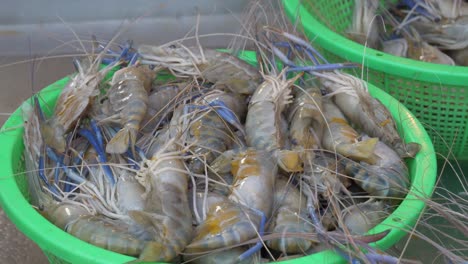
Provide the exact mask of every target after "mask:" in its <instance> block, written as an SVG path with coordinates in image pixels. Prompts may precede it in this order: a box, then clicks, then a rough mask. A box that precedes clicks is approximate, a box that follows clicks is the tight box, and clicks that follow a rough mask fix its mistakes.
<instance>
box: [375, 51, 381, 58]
mask: <svg viewBox="0 0 468 264" xmlns="http://www.w3.org/2000/svg"><path fill="white" fill-rule="evenodd" d="M375 55H377V56H379V57H382V56H383V53H380V52H378V53H376V54H375Z"/></svg>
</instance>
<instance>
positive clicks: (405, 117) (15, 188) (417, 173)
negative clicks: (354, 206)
mask: <svg viewBox="0 0 468 264" xmlns="http://www.w3.org/2000/svg"><path fill="white" fill-rule="evenodd" d="M241 58H243V59H245V60H247V61H248V62H250V63H255V54H254V53H251V52H246V53H245V54H244V55H242V56H241ZM68 80H69V78H64V79H61V80H59V81H57V82H56V83H54V84H52V85H50V86H48V87H46V88H44V89H43V90H42V91H41V92H40V95H41V98H43V99H44V101H45V102H47V106H48V107H49V108H52V106H53V105H54V103H55V101H56V100H57V97H58V94H59V91H60V90H61V89H62V88H63V87H64V86H65V84H66V83H67V81H68ZM369 90H370V93H371V94H372V95H373V96H374V97H376V98H378V99H380V100H381V101H382V102H384V104H385V105H386V106H387V107H388V108H389V109H390V112H391V113H392V115H393V116H394V117H395V119H396V121H397V125H398V128H399V131H402V133H403V136H404V137H405V139H406V141H408V142H410V141H411V142H418V143H419V144H421V146H422V148H421V151H420V152H419V154H418V155H417V156H416V157H415V159H412V160H409V161H408V166H409V169H410V181H411V183H412V187H411V190H410V194H408V196H407V197H406V198H405V200H404V201H403V202H402V203H401V204H400V206H398V208H397V209H396V210H395V211H394V212H393V213H392V214H391V215H390V216H389V217H388V218H386V219H385V220H384V221H383V222H382V223H381V224H379V225H378V226H376V227H375V228H374V229H373V230H370V231H369V233H378V232H382V231H384V230H387V229H388V228H392V231H391V232H390V233H389V234H388V235H387V236H386V237H385V238H384V239H382V240H381V241H379V242H377V243H376V245H375V246H376V247H378V248H379V249H381V250H385V249H387V248H389V247H390V246H392V245H393V244H395V243H396V242H398V240H399V239H401V238H402V237H403V236H404V235H405V234H406V233H405V232H404V231H402V230H401V229H405V228H406V229H408V227H411V226H413V225H414V223H415V221H416V219H417V218H418V216H419V215H420V213H421V212H422V211H423V208H424V202H423V201H422V200H421V199H418V197H430V196H431V193H432V190H433V188H434V184H435V180H436V174H437V164H436V158H435V152H434V148H433V146H432V144H431V141H430V139H429V136H428V135H427V133H426V131H425V130H424V128H423V127H422V125H421V124H420V123H419V121H418V120H417V119H416V118H415V117H414V116H413V115H412V114H411V113H410V112H409V111H408V110H407V109H406V108H405V107H404V106H402V105H401V104H400V103H399V102H398V101H396V100H395V99H393V98H392V97H391V96H390V95H388V94H387V93H385V92H383V91H382V90H380V89H378V88H376V87H375V86H373V85H369ZM43 108H44V105H43ZM22 123H23V120H22V115H21V110H20V108H18V109H17V110H16V111H15V113H14V114H13V115H12V116H11V117H10V118H9V119H8V121H7V122H6V123H5V125H4V126H3V128H2V130H1V131H2V132H1V133H0V145H1V146H2V151H1V152H0V175H1V179H2V180H1V182H0V202H1V205H2V207H3V209H4V210H5V212H6V213H7V215H8V217H9V218H10V219H11V220H12V221H13V223H15V224H16V226H17V227H18V228H19V229H20V230H21V231H22V232H23V233H24V234H25V235H26V236H28V237H29V238H30V239H32V240H33V241H34V242H36V243H37V244H38V245H39V247H40V248H41V249H42V250H43V252H44V253H45V255H46V256H47V257H48V258H49V261H50V262H51V263H87V264H89V263H96V264H98V263H125V262H128V261H131V260H133V258H132V257H128V256H124V255H120V254H117V253H114V252H111V251H107V250H104V249H101V248H98V247H95V246H93V245H91V244H88V243H86V242H84V241H81V240H79V239H77V238H75V237H73V236H71V235H69V234H67V233H66V232H64V231H62V230H61V229H59V228H58V227H56V226H55V225H53V224H52V223H50V222H49V221H47V220H46V219H45V218H43V217H42V216H41V215H40V214H39V213H38V212H37V211H36V210H35V209H33V208H32V207H31V205H30V204H29V203H28V193H27V181H26V179H25V174H24V173H23V172H24V162H23V157H22V154H23V148H24V145H23V139H22V134H23V128H18V126H21V125H22ZM401 128H405V129H401ZM343 261H344V260H343V259H342V258H341V257H339V256H337V255H336V254H335V253H333V252H331V251H326V252H321V253H317V254H313V255H310V256H307V257H303V258H300V259H294V260H289V261H285V262H284V263H342V262H343Z"/></svg>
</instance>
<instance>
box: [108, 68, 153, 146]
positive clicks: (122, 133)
mask: <svg viewBox="0 0 468 264" xmlns="http://www.w3.org/2000/svg"><path fill="white" fill-rule="evenodd" d="M153 78H154V72H153V71H151V70H149V69H148V68H146V67H135V66H130V67H125V68H123V69H120V70H118V71H117V72H116V73H115V74H114V76H113V78H112V81H111V85H112V86H111V88H110V89H109V90H108V91H107V96H108V98H109V104H110V108H111V110H112V112H113V113H115V114H114V115H112V116H110V117H107V118H105V119H104V120H106V121H108V120H112V121H117V122H118V123H120V124H121V125H123V128H122V129H121V130H119V131H118V132H117V134H115V135H114V137H112V139H111V140H110V141H109V142H108V143H107V145H106V152H107V153H112V154H115V153H117V154H121V153H124V152H125V151H127V149H128V147H129V144H130V146H131V148H132V150H133V149H134V146H135V143H136V137H137V133H138V131H139V129H140V123H141V121H142V120H143V118H144V116H145V114H146V110H147V104H148V91H149V89H150V88H151V81H152V80H153ZM104 120H101V121H104Z"/></svg>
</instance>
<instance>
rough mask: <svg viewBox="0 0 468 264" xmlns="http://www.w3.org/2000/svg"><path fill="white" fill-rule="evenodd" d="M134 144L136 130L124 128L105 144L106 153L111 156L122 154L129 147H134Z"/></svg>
mask: <svg viewBox="0 0 468 264" xmlns="http://www.w3.org/2000/svg"><path fill="white" fill-rule="evenodd" d="M135 142H136V130H135V129H133V128H130V127H127V126H125V127H124V128H122V129H121V130H119V131H118V132H117V134H115V135H114V137H112V139H111V140H110V141H109V143H107V146H106V152H107V153H111V154H122V153H125V152H126V151H127V149H128V147H129V145H131V146H132V148H133V146H135Z"/></svg>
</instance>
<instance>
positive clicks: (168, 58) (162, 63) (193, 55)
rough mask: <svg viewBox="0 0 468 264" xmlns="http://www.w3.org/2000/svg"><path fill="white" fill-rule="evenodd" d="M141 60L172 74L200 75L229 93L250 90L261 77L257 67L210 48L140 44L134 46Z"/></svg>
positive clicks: (256, 85) (245, 92)
mask: <svg viewBox="0 0 468 264" xmlns="http://www.w3.org/2000/svg"><path fill="white" fill-rule="evenodd" d="M138 53H139V54H140V57H141V63H142V64H149V65H156V66H159V67H162V68H166V69H168V70H169V71H170V72H171V73H172V74H173V75H174V76H176V77H195V78H203V79H205V80H207V81H208V82H211V83H214V84H215V86H217V87H218V86H219V87H226V88H227V89H228V90H229V91H230V92H232V93H239V94H244V95H250V94H252V93H253V92H254V91H255V89H256V88H257V87H258V85H259V84H260V82H261V81H262V76H261V75H260V73H259V72H258V70H257V69H256V68H255V67H254V66H252V65H250V64H248V63H246V62H245V61H242V60H241V59H239V58H237V57H236V56H233V55H231V54H228V53H224V52H219V51H216V50H212V49H202V48H201V47H200V48H195V47H185V46H184V45H182V44H180V43H177V44H172V45H170V46H150V45H141V46H140V47H139V48H138Z"/></svg>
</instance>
